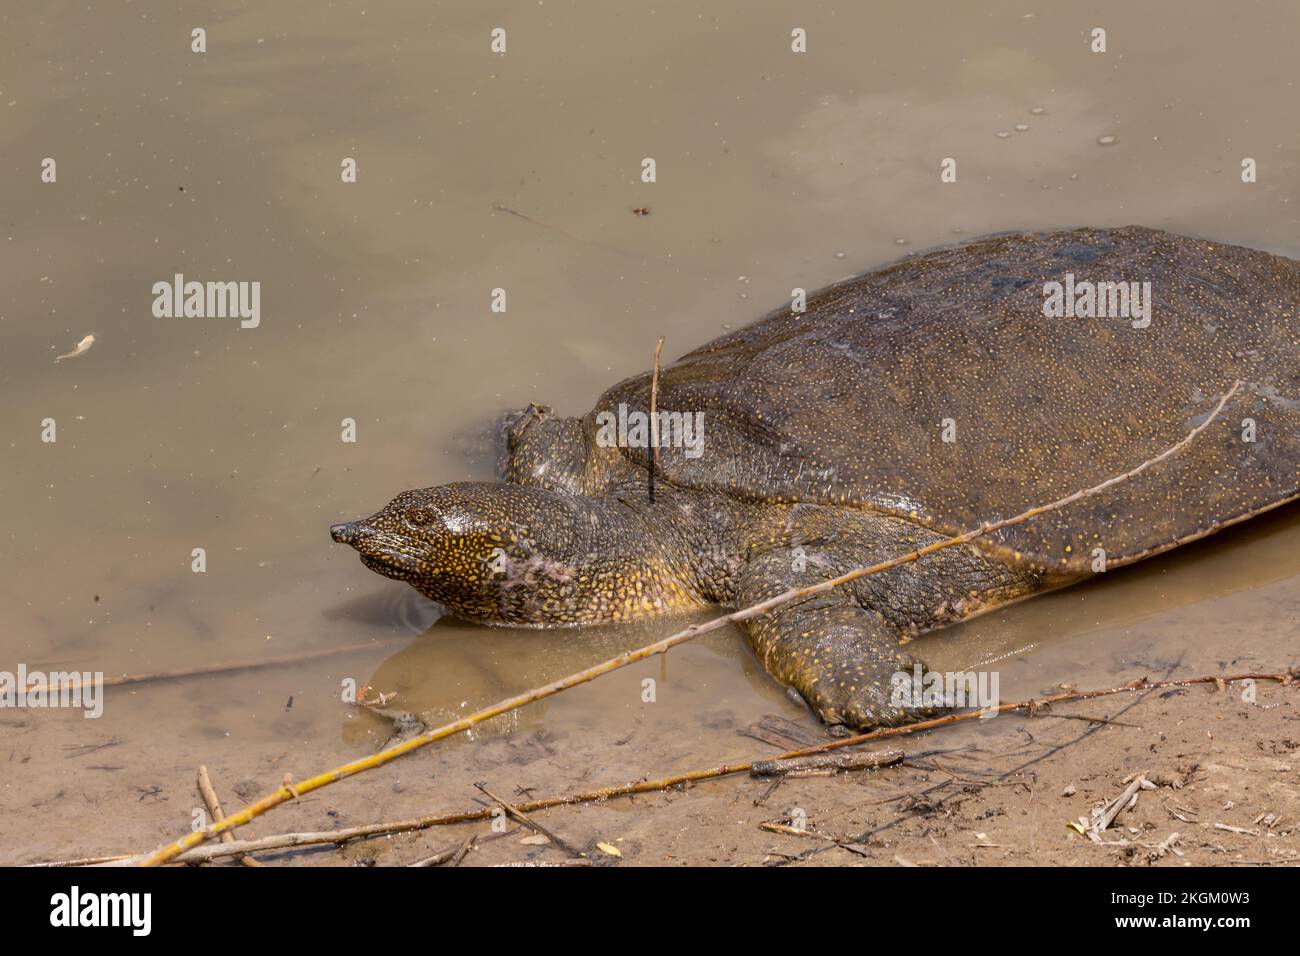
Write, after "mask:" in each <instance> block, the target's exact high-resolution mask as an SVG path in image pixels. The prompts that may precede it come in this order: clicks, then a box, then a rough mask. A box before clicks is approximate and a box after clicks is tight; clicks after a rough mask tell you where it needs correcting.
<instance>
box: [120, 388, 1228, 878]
mask: <svg viewBox="0 0 1300 956" xmlns="http://www.w3.org/2000/svg"><path fill="white" fill-rule="evenodd" d="M1240 387H1241V381H1240V380H1238V381H1236V382H1234V383H1233V386H1232V388H1231V389H1230V390H1229V391H1228V392H1227V393H1226V394H1225V395H1224V396H1223V397H1222V398H1221V399H1219V403H1218V405H1217V406H1215V408H1214V411H1212V412H1211V413H1210V414H1209V415H1208V416H1207V417H1206V419H1205V421H1203V422H1202V423H1201V424H1200V425H1197V426H1196V427H1195V428H1193V429H1192V430H1191V431H1190V432H1189V433H1188V434H1187V436H1186V437H1185V438H1183V439H1182V441H1180V442H1178V443H1177V444H1175V445H1171V446H1170V447H1169V448H1167V449H1165V450H1164V451H1163V452H1161V453H1160V454H1159V455H1157V456H1156V457H1155V458H1150V459H1148V460H1147V461H1144V462H1143V463H1142V464H1140V465H1138V466H1137V467H1136V468H1133V469H1132V470H1131V471H1127V472H1125V473H1124V474H1122V475H1117V476H1116V477H1114V478H1108V479H1107V480H1106V481H1103V482H1102V483H1101V484H1099V485H1094V486H1093V487H1092V488H1086V489H1084V490H1082V491H1076V492H1075V493H1074V494H1071V495H1067V496H1066V497H1064V498H1061V499H1059V500H1057V501H1054V502H1052V503H1051V504H1048V505H1041V506H1036V507H1033V508H1030V509H1029V510H1028V511H1024V512H1021V513H1020V514H1018V515H1015V516H1014V517H1011V518H1004V519H1002V520H1001V521H995V522H991V523H985V524H982V525H980V527H978V528H974V529H972V530H970V531H967V532H965V533H964V534H960V535H958V536H957V537H955V538H945V539H943V540H941V541H936V542H933V543H932V544H928V545H926V546H925V547H923V548H919V549H917V550H916V551H911V552H909V553H907V554H904V555H900V556H898V557H895V558H890V559H889V560H887V561H881V562H879V563H878V564H873V565H870V566H868V567H863V568H857V569H855V570H853V571H849V572H847V573H846V574H841V575H840V576H839V577H836V578H831V579H829V580H826V581H821V582H819V583H817V584H812V585H808V586H807V587H796V588H790V589H789V590H787V591H783V592H782V593H780V594H778V595H776V596H775V597H771V598H768V599H767V600H766V601H761V602H759V603H758V604H754V605H751V606H749V607H746V608H741V609H740V610H737V611H733V612H732V613H730V614H723V615H721V616H720V617H715V618H713V619H712V620H710V621H706V622H704V623H702V624H692V625H691V626H690V627H687V628H686V629H685V630H682V631H678V632H677V633H676V634H673V635H671V636H669V637H666V638H664V639H663V640H661V641H657V642H655V643H654V644H648V645H646V646H645V647H641V648H638V649H636V650H634V651H625V652H624V653H622V654H620V655H618V656H617V657H612V658H610V659H609V660H606V661H603V662H601V663H599V664H596V665H594V666H592V667H588V668H586V669H585V670H581V671H578V672H577V673H576V674H570V675H568V676H567V677H563V678H561V679H559V680H557V681H553V682H551V683H550V684H546V685H543V686H541V687H534V688H533V689H531V690H528V691H525V692H524V693H522V694H518V695H516V696H514V697H508V698H506V699H505V700H501V701H498V702H497V703H495V704H492V705H491V706H489V707H484V708H483V709H481V710H478V711H475V712H474V713H472V714H468V715H466V716H465V717H462V718H460V719H459V720H456V721H454V722H452V723H450V724H444V725H443V726H441V727H436V728H434V729H433V730H429V731H426V732H425V733H423V734H418V735H417V736H415V737H412V738H410V739H409V740H406V741H403V742H402V743H400V744H397V745H395V746H393V747H389V748H388V749H386V750H381V751H379V752H378V753H374V754H371V755H370V756H369V757H363V758H361V759H359V760H354V761H352V762H350V763H346V764H344V765H343V766H341V767H336V768H334V769H333V770H329V771H326V772H325V773H321V774H317V775H316V776H314V777H310V778H308V779H307V780H304V781H302V782H301V783H299V784H298V785H297V786H296V787H293V788H289V787H285V786H282V787H280V789H278V790H275V791H273V792H272V793H269V794H267V795H266V796H264V797H262V798H261V799H260V800H257V801H256V802H254V803H251V804H249V805H248V806H246V807H245V808H244V809H243V810H241V811H240V812H239V813H237V814H235V815H233V816H229V817H226V819H225V820H222V821H220V822H218V823H213V824H212V825H211V826H209V827H207V828H205V829H202V830H195V831H193V832H191V833H189V834H188V835H186V836H185V837H183V838H181V839H179V840H176V841H174V842H172V843H168V844H166V845H164V846H162V847H160V848H159V849H158V850H157V851H155V852H154V853H152V854H151V855H149V857H148V858H147V860H146V861H145V865H148V866H158V865H159V864H162V863H166V862H167V861H169V860H172V859H174V858H175V857H177V856H179V855H180V854H181V853H184V852H185V851H186V850H188V849H190V848H191V847H194V846H198V845H199V844H200V843H203V842H204V841H206V840H210V839H212V838H213V837H215V836H218V835H220V834H221V832H222V831H223V830H231V829H234V828H235V827H238V826H243V825H244V824H245V823H247V822H248V821H250V820H252V819H254V818H256V817H259V816H261V815H262V814H263V813H266V812H267V811H268V810H271V809H273V808H274V807H278V806H279V805H280V804H282V803H284V802H285V801H287V800H292V799H295V798H296V797H298V796H300V795H302V794H304V793H310V792H311V791H313V790H317V789H319V788H321V787H326V786H329V785H330V784H333V783H337V782H338V781H340V780H344V779H346V778H348V777H351V776H353V775H354V774H358V773H362V772H363V771H366V770H371V769H373V768H375V767H381V766H383V765H384V764H386V763H389V762H390V761H393V760H396V759H397V758H398V757H403V756H405V755H406V754H408V753H411V752H412V751H414V750H418V749H420V748H421V747H426V746H428V745H429V744H431V743H434V742H435V741H438V740H442V739H443V738H444V737H450V736H452V735H453V734H459V733H461V732H462V731H466V730H469V729H470V728H471V727H474V726H476V725H477V724H480V723H482V722H483V721H485V720H490V719H491V718H493V717H497V716H500V715H501V714H506V713H509V712H510V711H512V710H518V709H519V708H520V707H523V706H524V705H525V704H531V703H533V702H535V701H538V700H544V699H545V698H547V697H553V696H555V695H556V694H558V693H560V692H561V691H565V690H568V689H569V688H571V687H576V686H578V685H579V684H585V683H587V682H589V681H593V680H595V679H596V678H597V677H600V676H601V675H603V674H607V673H609V672H610V671H614V670H618V669H620V668H623V667H626V666H627V665H629V664H632V663H635V662H637V661H641V660H645V659H646V658H648V657H653V656H655V655H656V654H663V653H665V652H666V651H668V650H670V649H671V648H674V647H676V646H677V645H679V644H685V643H686V642H687V641H692V640H694V639H695V638H697V637H699V636H700V635H701V634H706V633H708V632H710V631H715V630H718V629H719V628H722V627H725V626H726V625H728V624H736V623H739V622H741V621H747V620H749V619H751V618H754V617H758V616H760V615H763V614H766V613H767V612H768V611H771V610H773V609H774V608H777V607H780V606H781V605H783V604H787V603H789V602H790V601H794V600H798V599H800V598H805V597H810V596H812V595H814V594H821V593H823V592H825V591H829V590H831V589H832V588H836V587H838V586H840V585H841V584H846V583H848V582H849V581H856V580H857V579H858V578H863V577H867V576H869V575H873V574H879V573H881V572H882V571H888V570H889V569H891V568H896V567H899V566H900V565H903V564H908V563H910V562H913V561H919V560H920V559H921V558H923V557H925V556H926V555H929V554H933V553H935V552H937V551H942V550H943V549H945V548H952V547H956V546H957V545H961V544H966V543H968V542H970V541H973V540H974V539H975V538H978V537H980V536H981V535H985V534H988V533H989V532H992V531H998V530H1001V529H1003V528H1009V527H1011V526H1013V525H1018V524H1022V523H1024V522H1026V521H1029V520H1030V519H1031V518H1035V517H1037V516H1038V515H1041V514H1043V513H1045V512H1048V511H1053V510H1056V509H1058V508H1062V507H1064V506H1066V505H1069V504H1073V503H1074V502H1076V501H1079V500H1080V499H1083V498H1087V497H1089V496H1091V495H1096V494H1099V493H1100V492H1102V491H1104V490H1106V489H1108V488H1111V487H1114V486H1115V485H1116V484H1119V483H1120V482H1122V481H1127V480H1128V479H1131V478H1133V477H1134V476H1136V475H1139V474H1141V473H1142V472H1144V471H1145V470H1146V469H1147V468H1150V467H1151V466H1152V465H1154V464H1156V463H1157V462H1160V461H1163V460H1165V459H1166V458H1168V457H1170V456H1171V455H1173V454H1174V453H1176V452H1178V451H1180V450H1181V449H1183V448H1184V447H1186V446H1187V444H1188V443H1189V442H1191V441H1192V440H1193V439H1194V438H1196V436H1197V435H1199V434H1200V433H1201V432H1202V431H1204V430H1205V429H1206V428H1207V427H1209V424H1210V422H1212V421H1214V419H1215V418H1216V417H1217V416H1218V415H1219V413H1220V412H1222V411H1223V408H1224V406H1225V405H1227V403H1228V400H1229V399H1230V398H1232V396H1233V395H1235V394H1236V392H1237V389H1239V388H1240ZM844 739H845V740H850V739H853V738H844ZM746 769H748V768H746Z"/></svg>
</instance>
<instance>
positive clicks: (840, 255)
mask: <svg viewBox="0 0 1300 956" xmlns="http://www.w3.org/2000/svg"><path fill="white" fill-rule="evenodd" d="M847 257H848V253H846V252H837V253H835V258H836V259H845V258H847Z"/></svg>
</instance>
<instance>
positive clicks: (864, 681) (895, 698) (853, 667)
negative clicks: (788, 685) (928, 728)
mask: <svg viewBox="0 0 1300 956" xmlns="http://www.w3.org/2000/svg"><path fill="white" fill-rule="evenodd" d="M918 665H920V666H921V671H922V674H923V675H924V673H925V666H924V665H923V664H921V663H920V662H919V661H917V660H916V659H915V658H914V657H912V656H911V655H910V654H906V653H904V652H903V651H901V650H896V649H893V650H892V652H891V653H889V654H887V655H882V656H881V657H879V658H875V659H871V660H869V661H853V662H851V663H850V666H848V667H845V666H844V664H843V662H841V663H840V664H839V665H838V666H837V665H836V664H833V663H830V662H828V664H827V666H825V667H822V668H819V671H820V673H817V674H815V675H812V676H811V680H810V681H809V682H808V684H807V685H806V686H801V687H799V693H800V695H801V696H802V697H803V698H804V700H805V701H807V703H808V706H809V707H811V708H812V710H813V712H814V713H815V714H817V716H818V717H819V718H820V719H821V720H822V722H823V723H825V724H826V729H827V732H828V733H830V734H831V736H833V737H847V736H850V735H853V734H856V733H861V732H864V731H869V730H873V729H876V728H881V727H899V726H902V725H903V724H911V723H915V722H917V721H919V720H927V719H929V718H931V717H937V716H939V715H940V714H942V713H943V712H944V710H945V709H946V708H943V707H936V706H932V705H925V704H914V703H913V702H912V699H911V698H912V691H913V677H914V674H915V673H916V671H915V668H916V667H917V666H918Z"/></svg>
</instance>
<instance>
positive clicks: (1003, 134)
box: [998, 129, 1011, 139]
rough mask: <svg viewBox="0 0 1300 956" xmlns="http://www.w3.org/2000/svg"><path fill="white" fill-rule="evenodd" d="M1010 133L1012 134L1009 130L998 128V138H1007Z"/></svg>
mask: <svg viewBox="0 0 1300 956" xmlns="http://www.w3.org/2000/svg"><path fill="white" fill-rule="evenodd" d="M1010 135H1011V134H1010V133H1008V132H1007V131H1006V130H1004V129H1000V130H998V139H1006V138H1007V137H1009V136H1010Z"/></svg>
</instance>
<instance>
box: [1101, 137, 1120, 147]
mask: <svg viewBox="0 0 1300 956" xmlns="http://www.w3.org/2000/svg"><path fill="white" fill-rule="evenodd" d="M1118 142H1119V140H1118V139H1116V138H1115V137H1114V136H1098V137H1097V145H1098V146H1114V145H1115V144H1116V143H1118Z"/></svg>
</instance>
